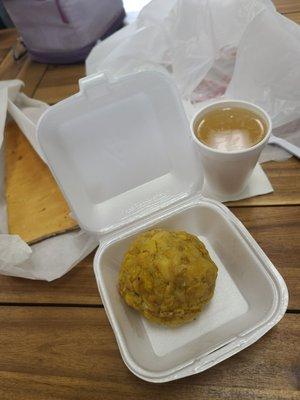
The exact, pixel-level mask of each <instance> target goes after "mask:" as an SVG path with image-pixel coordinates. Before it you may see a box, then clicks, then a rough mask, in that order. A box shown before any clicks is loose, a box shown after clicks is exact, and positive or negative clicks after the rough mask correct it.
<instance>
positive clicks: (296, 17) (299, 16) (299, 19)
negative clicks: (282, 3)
mask: <svg viewBox="0 0 300 400" xmlns="http://www.w3.org/2000/svg"><path fill="white" fill-rule="evenodd" d="M285 16H286V17H287V18H289V19H291V20H292V21H294V22H296V23H297V24H300V12H295V13H291V14H286V15H285Z"/></svg>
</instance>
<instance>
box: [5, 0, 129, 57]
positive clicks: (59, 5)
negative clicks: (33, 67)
mask: <svg viewBox="0 0 300 400" xmlns="http://www.w3.org/2000/svg"><path fill="white" fill-rule="evenodd" d="M4 5H5V7H6V9H7V11H8V13H9V15H10V17H11V19H12V20H13V22H14V24H15V25H16V28H17V29H18V31H19V32H20V34H21V36H22V39H23V41H24V44H25V46H26V47H27V49H28V52H29V53H30V55H31V56H32V58H33V59H34V60H36V61H40V62H44V63H73V62H77V61H83V60H85V58H86V56H87V55H88V53H89V52H90V50H91V48H92V47H93V46H94V44H95V43H96V41H97V40H98V39H100V38H102V39H103V38H104V37H105V36H107V35H108V34H109V33H111V32H113V31H114V30H117V29H118V28H119V27H121V26H122V22H123V19H124V16H125V12H124V8H123V3H122V0H4Z"/></svg>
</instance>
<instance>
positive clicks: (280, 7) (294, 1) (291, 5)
mask: <svg viewBox="0 0 300 400" xmlns="http://www.w3.org/2000/svg"><path fill="white" fill-rule="evenodd" d="M273 3H274V4H275V7H276V10H277V11H278V12H280V13H282V14H288V13H293V12H296V11H300V1H299V0H273Z"/></svg>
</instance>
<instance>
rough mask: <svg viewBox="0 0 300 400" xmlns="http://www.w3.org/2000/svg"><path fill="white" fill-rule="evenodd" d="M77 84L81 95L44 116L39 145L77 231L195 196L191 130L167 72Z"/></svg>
mask: <svg viewBox="0 0 300 400" xmlns="http://www.w3.org/2000/svg"><path fill="white" fill-rule="evenodd" d="M79 83H80V91H79V93H77V94H76V95H74V96H71V97H69V98H68V99H66V100H64V101H62V102H60V103H58V104H56V105H55V106H52V107H50V108H49V109H48V110H47V111H46V112H45V114H44V115H43V117H42V118H41V120H40V122H39V125H38V140H39V142H40V145H41V148H42V149H43V152H44V154H45V157H46V159H47V162H48V165H49V167H50V169H51V171H52V173H53V175H54V177H55V179H56V180H57V182H58V184H59V185H60V188H61V190H62V192H63V193H64V196H65V198H66V200H67V201H68V203H69V205H70V207H71V209H72V212H73V214H74V217H75V218H76V219H77V221H78V223H79V224H80V226H81V227H82V228H83V229H85V230H88V231H90V232H96V233H98V234H100V235H102V234H107V233H108V232H112V231H114V230H117V229H121V228H123V227H125V226H126V225H128V224H130V223H132V222H133V221H136V220H137V219H140V218H144V217H146V216H149V215H151V214H152V213H155V212H157V211H158V210H160V209H165V208H166V207H169V206H170V205H172V204H174V203H176V202H179V201H183V200H186V199H187V198H189V197H191V196H194V195H195V194H196V193H197V192H199V191H200V190H201V188H202V184H203V173H202V170H201V167H200V165H199V163H198V161H197V158H196V154H195V152H194V148H193V143H192V139H191V136H190V134H189V124H188V121H187V118H186V115H185V112H184V110H183V107H182V104H181V100H180V96H179V94H178V92H177V89H176V87H175V85H174V83H173V82H172V80H171V78H170V77H168V76H167V74H163V73H160V72H156V71H143V72H138V73H135V74H130V75H127V76H124V77H122V78H119V79H113V80H108V78H107V76H105V75H104V74H101V75H94V76H90V77H87V78H84V79H81V80H80V82H79Z"/></svg>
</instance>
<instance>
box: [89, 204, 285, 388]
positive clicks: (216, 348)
mask: <svg viewBox="0 0 300 400" xmlns="http://www.w3.org/2000/svg"><path fill="white" fill-rule="evenodd" d="M155 227H159V228H164V229H172V230H185V231H187V232H189V233H192V234H195V235H197V236H198V237H199V239H200V240H202V241H203V242H204V243H205V245H206V247H207V249H208V251H209V253H210V255H211V257H212V259H213V260H214V262H215V263H216V265H217V267H218V278H217V283H216V288H215V294H214V296H213V298H212V300H211V301H210V302H209V304H207V306H206V307H205V308H204V310H203V311H202V312H201V313H200V314H199V317H198V318H197V319H196V320H195V321H193V322H191V323H189V324H186V325H184V326H182V327H178V328H166V327H162V326H160V325H156V324H153V323H151V322H149V321H148V320H146V319H145V318H144V317H142V316H141V315H140V314H139V313H138V312H136V311H135V310H132V309H131V308H129V307H128V306H127V305H126V304H125V303H124V301H123V300H122V299H121V296H120V295H119V294H118V290H117V286H118V274H119V268H120V265H121V262H122V258H123V255H124V253H125V252H126V250H127V248H128V246H129V243H130V242H131V241H132V240H133V239H134V237H135V236H136V235H137V234H139V233H141V232H142V231H144V230H145V229H151V228H155ZM94 269H95V274H96V278H97V283H98V286H99V290H100V293H101V296H102V300H103V304H104V306H105V309H106V312H107V315H108V318H109V320H110V323H111V325H112V328H113V330H114V333H115V335H116V338H117V342H118V345H119V348H120V351H121V354H122V357H123V359H124V362H125V363H126V365H127V366H128V368H129V369H130V370H131V371H132V372H133V373H134V374H136V375H137V376H139V377H140V378H142V379H144V380H147V381H151V382H166V381H170V380H174V379H178V378H182V377H184V376H188V375H192V374H195V373H197V372H200V371H203V370H205V369H207V368H209V367H211V366H213V365H215V364H216V363H218V362H220V361H222V360H224V359H226V358H228V357H230V356H231V355H233V354H235V353H237V352H238V351H240V350H242V349H243V348H245V347H247V346H249V345H250V344H252V343H253V342H255V341H256V340H257V339H259V338H260V337H261V336H262V335H263V334H264V333H265V332H267V331H268V330H269V329H271V327H272V326H273V325H275V324H276V323H277V322H278V321H279V320H280V319H281V318H282V316H283V314H284V312H285V310H286V307H287V302H288V294H287V289H286V285H285V283H284V281H283V279H282V278H281V276H280V275H279V273H278V272H277V270H276V269H275V267H274V266H273V265H272V263H271V262H270V260H269V259H268V258H267V257H266V256H265V254H264V253H263V252H262V250H261V249H260V247H259V246H258V245H257V243H256V242H255V241H254V240H253V238H252V237H251V235H250V234H249V233H248V232H247V231H246V229H245V228H244V227H243V225H242V224H241V223H240V222H239V221H238V220H237V219H236V218H235V217H234V215H233V214H232V213H231V212H230V211H229V210H228V209H227V208H226V207H224V206H222V205H221V204H220V203H217V202H215V201H212V200H207V199H202V200H201V199H200V200H199V199H194V200H193V201H192V202H191V203H189V204H185V205H182V206H180V207H178V208H177V209H173V211H169V212H166V213H165V214H162V215H160V216H158V217H157V218H156V219H154V220H153V221H148V222H147V223H144V224H140V225H139V226H136V227H135V228H134V229H132V230H131V231H130V232H124V233H123V235H119V236H116V237H111V238H110V239H108V240H107V241H104V242H102V244H101V245H100V247H99V250H98V252H97V254H96V257H95V261H94Z"/></svg>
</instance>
